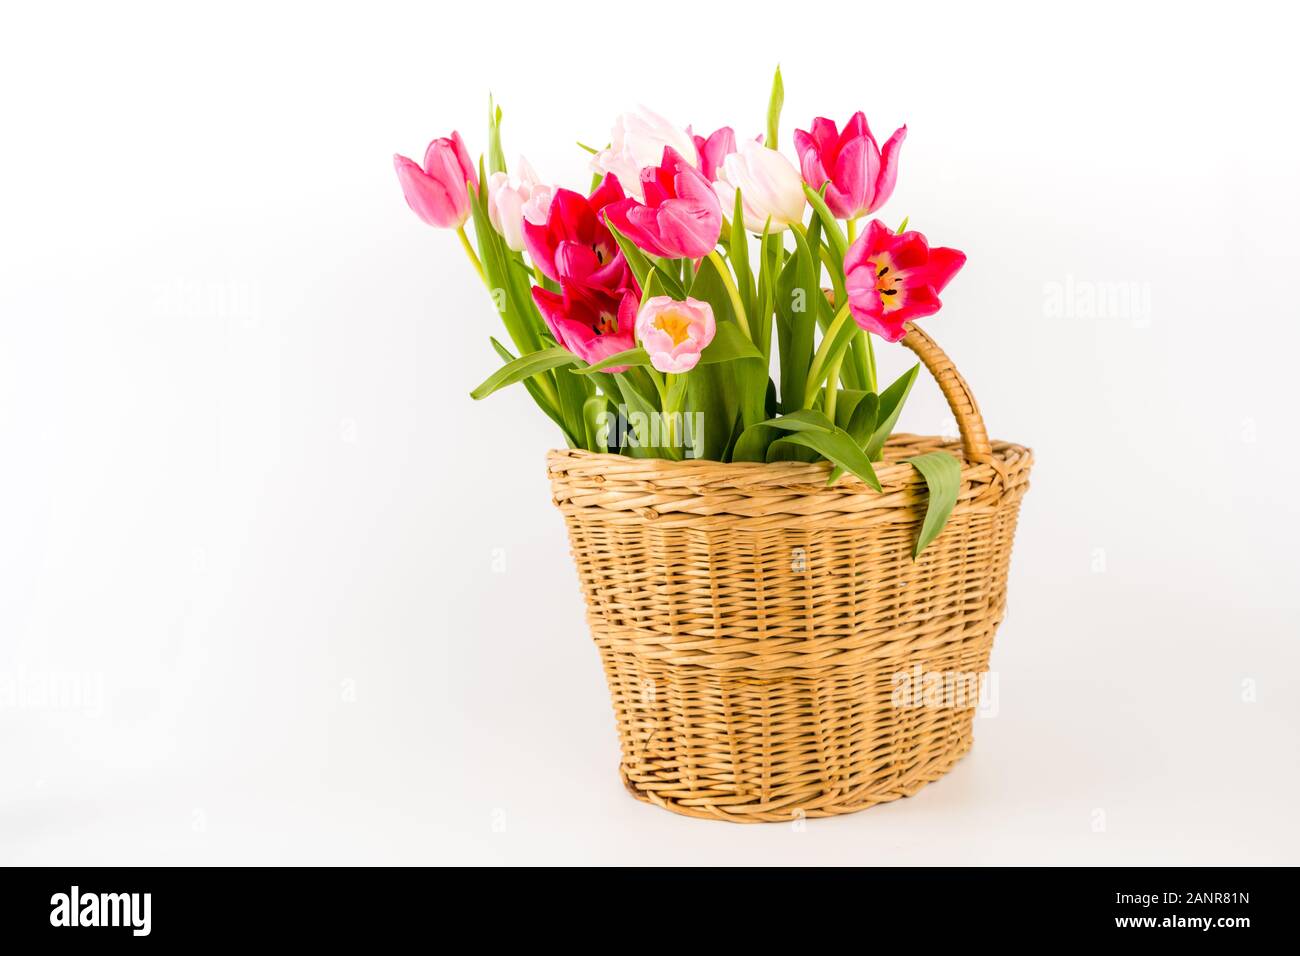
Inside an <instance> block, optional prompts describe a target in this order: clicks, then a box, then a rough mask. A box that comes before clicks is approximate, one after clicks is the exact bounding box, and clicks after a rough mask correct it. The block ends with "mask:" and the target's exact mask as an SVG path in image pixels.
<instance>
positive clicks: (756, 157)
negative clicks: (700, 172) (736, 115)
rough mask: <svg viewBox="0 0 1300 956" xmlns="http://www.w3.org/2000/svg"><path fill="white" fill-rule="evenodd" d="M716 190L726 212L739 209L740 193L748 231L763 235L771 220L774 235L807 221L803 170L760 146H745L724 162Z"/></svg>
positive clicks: (755, 144)
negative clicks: (801, 171) (738, 195)
mask: <svg viewBox="0 0 1300 956" xmlns="http://www.w3.org/2000/svg"><path fill="white" fill-rule="evenodd" d="M714 188H715V189H716V190H717V192H718V198H719V200H720V201H721V203H722V208H723V210H731V209H734V208H735V206H736V190H737V189H739V190H740V202H741V208H742V209H743V210H744V214H745V228H746V229H748V230H749V231H750V232H762V231H763V228H764V225H765V224H766V223H767V222H768V219H769V217H770V218H771V225H770V226H769V227H768V228H769V230H770V231H771V232H774V233H775V232H781V231H782V230H784V229H786V228H788V227H789V226H792V225H794V224H795V223H798V222H802V221H803V210H804V205H805V203H806V202H807V199H806V197H805V196H804V192H803V180H802V179H800V177H799V171H798V170H797V169H795V168H794V165H793V164H792V163H791V162H790V160H788V159H786V158H785V157H784V156H782V155H781V154H780V153H778V152H777V151H776V150H774V149H767V148H766V147H764V146H760V145H759V144H758V143H753V142H750V143H745V144H744V145H743V146H741V147H740V150H739V152H735V153H731V154H730V155H729V156H727V157H726V158H725V159H724V160H723V161H722V168H721V169H719V170H718V181H717V182H716V183H715V184H714Z"/></svg>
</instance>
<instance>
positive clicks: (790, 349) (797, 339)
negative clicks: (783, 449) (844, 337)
mask: <svg viewBox="0 0 1300 956" xmlns="http://www.w3.org/2000/svg"><path fill="white" fill-rule="evenodd" d="M791 233H792V235H793V236H794V244H795V250H794V253H793V254H792V255H791V256H790V258H789V259H787V260H786V263H785V268H783V269H782V270H781V275H780V277H779V278H778V280H777V291H776V299H775V303H774V305H775V307H776V316H777V323H778V325H777V330H778V333H779V335H780V338H781V341H780V342H779V343H778V344H779V345H780V348H781V405H782V407H783V408H786V409H792V408H797V407H798V406H799V405H800V404H802V402H803V397H804V390H805V387H806V386H807V384H808V366H809V365H810V364H811V363H812V355H813V333H814V331H815V330H816V327H817V315H818V310H819V308H820V304H819V303H820V302H823V301H825V297H824V296H823V295H822V291H821V286H820V276H821V266H820V264H819V263H818V262H817V260H816V259H814V258H813V256H815V255H816V253H815V252H814V248H815V246H812V245H810V243H809V241H808V240H811V241H812V242H813V243H816V242H819V241H820V240H819V239H818V236H817V235H816V234H815V233H814V230H813V229H809V230H808V240H805V239H804V237H803V236H801V235H800V234H799V230H797V229H794V230H791Z"/></svg>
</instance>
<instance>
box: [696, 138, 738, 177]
mask: <svg viewBox="0 0 1300 956" xmlns="http://www.w3.org/2000/svg"><path fill="white" fill-rule="evenodd" d="M691 138H692V139H694V140H695V153H696V155H697V156H698V157H699V160H700V164H699V165H700V172H702V173H703V174H704V178H705V179H707V180H708V181H709V182H711V183H713V182H717V180H718V170H719V169H721V168H722V160H723V159H725V158H726V156H727V154H728V153H734V152H735V151H736V131H735V130H733V129H732V128H731V127H730V126H724V127H722V128H721V129H717V130H714V131H713V132H712V133H710V134H709V136H708V138H707V139H706V138H705V137H703V136H695V135H693V134H692V137H691Z"/></svg>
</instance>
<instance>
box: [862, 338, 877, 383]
mask: <svg viewBox="0 0 1300 956" xmlns="http://www.w3.org/2000/svg"><path fill="white" fill-rule="evenodd" d="M862 338H863V339H864V340H866V343H867V368H866V372H867V391H869V392H874V391H875V390H876V347H875V346H874V345H872V344H871V333H870V332H868V331H866V330H865V329H863V331H862Z"/></svg>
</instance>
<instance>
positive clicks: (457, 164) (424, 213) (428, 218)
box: [393, 131, 478, 229]
mask: <svg viewBox="0 0 1300 956" xmlns="http://www.w3.org/2000/svg"><path fill="white" fill-rule="evenodd" d="M393 165H394V166H395V167H397V181H398V182H399V183H401V185H402V193H403V194H404V195H405V196H406V202H407V205H409V206H410V207H411V209H413V210H414V211H415V214H416V215H417V216H419V217H420V218H421V219H423V220H424V221H425V222H427V223H428V224H429V225H431V226H437V227H439V228H441V229H457V228H459V227H461V226H463V225H465V220H466V219H468V218H469V211H470V207H469V189H468V188H467V187H466V183H469V184H471V185H473V187H474V189H476V190H477V189H478V177H477V176H476V175H475V174H474V164H473V163H471V162H470V158H469V153H468V152H467V151H466V150H465V141H464V140H462V139H461V138H460V133H457V132H454V131H453V132H452V134H451V136H450V137H445V136H444V137H441V138H439V139H435V140H434V141H433V142H432V143H430V144H429V148H428V149H427V150H425V151H424V168H423V169H422V168H420V166H419V164H418V163H416V162H414V161H413V160H410V159H407V158H406V157H405V156H394V157H393Z"/></svg>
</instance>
